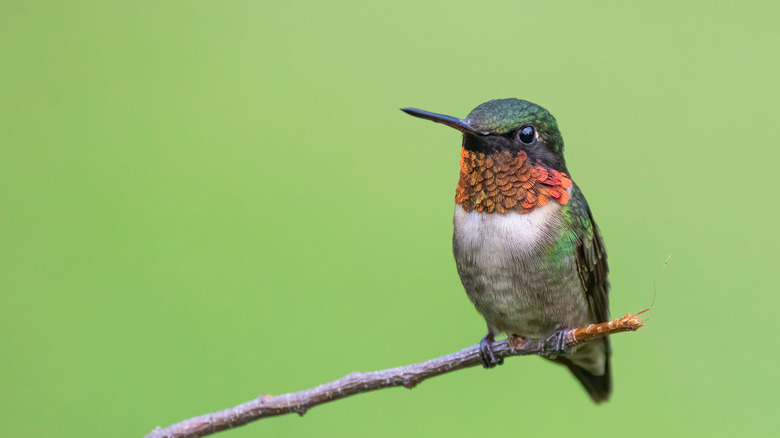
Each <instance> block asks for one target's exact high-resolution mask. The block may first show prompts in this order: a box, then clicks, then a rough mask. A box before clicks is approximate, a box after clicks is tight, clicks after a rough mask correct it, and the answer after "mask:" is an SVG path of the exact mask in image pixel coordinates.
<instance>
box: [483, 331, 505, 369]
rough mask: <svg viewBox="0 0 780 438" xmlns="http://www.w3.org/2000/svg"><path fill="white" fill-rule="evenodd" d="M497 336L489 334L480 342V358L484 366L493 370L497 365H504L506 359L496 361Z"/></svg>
mask: <svg viewBox="0 0 780 438" xmlns="http://www.w3.org/2000/svg"><path fill="white" fill-rule="evenodd" d="M495 341H496V339H495V336H494V335H493V333H491V332H488V334H487V335H485V337H484V338H482V340H481V341H480V342H479V358H480V359H481V360H482V366H483V367H485V368H493V367H495V366H496V365H503V364H504V358H503V357H502V358H500V359H496V356H495V354H493V342H495Z"/></svg>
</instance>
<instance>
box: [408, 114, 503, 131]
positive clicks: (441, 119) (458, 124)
mask: <svg viewBox="0 0 780 438" xmlns="http://www.w3.org/2000/svg"><path fill="white" fill-rule="evenodd" d="M401 111H403V112H405V113H406V114H409V115H411V116H415V117H419V118H421V119H426V120H432V121H434V122H436V123H441V124H443V125H447V126H449V127H451V128H455V129H457V130H458V131H460V132H465V133H466V134H472V135H488V133H487V132H482V131H477V130H475V129H474V128H472V127H471V125H469V124H468V122H466V121H465V120H463V119H459V118H457V117H452V116H445V115H444V114H436V113H432V112H429V111H423V110H421V109H417V108H401Z"/></svg>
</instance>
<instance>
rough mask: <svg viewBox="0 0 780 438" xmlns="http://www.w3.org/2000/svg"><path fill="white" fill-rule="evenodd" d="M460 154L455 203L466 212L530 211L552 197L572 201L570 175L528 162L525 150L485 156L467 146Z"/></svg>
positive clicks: (557, 199)
mask: <svg viewBox="0 0 780 438" xmlns="http://www.w3.org/2000/svg"><path fill="white" fill-rule="evenodd" d="M460 157H461V158H460V179H459V180H458V187H457V189H456V190H455V202H456V203H458V204H460V205H461V207H462V208H463V210H465V211H472V210H476V211H480V212H486V213H494V212H496V213H508V212H510V211H516V212H518V213H530V212H532V211H533V210H534V208H536V207H541V206H544V205H547V203H548V202H550V200H551V199H554V200H555V201H557V202H558V203H559V204H561V205H565V204H566V203H567V202H569V193H568V192H567V191H566V189H568V188H570V187H571V179H570V178H569V177H568V175H566V174H565V173H561V172H558V171H557V170H553V169H545V168H544V167H541V166H533V165H530V164H528V155H527V154H526V153H525V152H524V151H520V152H517V153H515V154H512V153H511V152H509V151H500V152H496V153H493V154H490V155H485V154H484V153H481V152H472V151H469V150H466V148H463V149H462V151H461V154H460Z"/></svg>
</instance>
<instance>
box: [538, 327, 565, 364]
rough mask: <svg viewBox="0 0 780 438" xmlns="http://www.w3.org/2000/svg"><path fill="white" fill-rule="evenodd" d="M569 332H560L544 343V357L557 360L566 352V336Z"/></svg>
mask: <svg viewBox="0 0 780 438" xmlns="http://www.w3.org/2000/svg"><path fill="white" fill-rule="evenodd" d="M567 333H569V331H568V330H558V331H556V332H555V333H553V334H552V335H550V337H549V338H547V340H546V341H545V342H544V347H543V349H542V356H544V357H546V358H548V359H553V360H554V359H557V358H558V356H560V355H562V354H564V353H565V352H566V334H567Z"/></svg>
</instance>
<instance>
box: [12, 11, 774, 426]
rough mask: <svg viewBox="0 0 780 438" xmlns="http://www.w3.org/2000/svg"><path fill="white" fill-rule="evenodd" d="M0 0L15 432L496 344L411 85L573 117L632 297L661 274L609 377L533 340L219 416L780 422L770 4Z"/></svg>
mask: <svg viewBox="0 0 780 438" xmlns="http://www.w3.org/2000/svg"><path fill="white" fill-rule="evenodd" d="M0 5H1V7H0V36H1V37H0V56H1V57H2V68H1V69H0V93H1V94H0V111H1V113H0V139H1V143H0V148H1V149H0V199H1V200H2V209H1V210H0V239H1V241H0V299H1V300H2V301H1V302H0V330H1V331H2V332H1V333H0V334H1V335H2V338H1V340H0V342H1V343H0V412H2V414H0V416H2V420H3V421H2V423H3V432H2V434H3V435H4V436H140V435H143V434H145V433H147V432H149V431H150V430H151V429H152V428H153V427H154V426H157V425H161V426H167V425H169V424H171V423H173V422H176V421H179V420H183V419H185V418H189V417H191V416H195V415H199V414H203V413H207V412H211V411H215V410H219V409H223V408H227V407H230V406H233V405H235V404H238V403H240V402H244V401H247V400H249V399H251V398H254V397H256V396H258V395H259V394H261V393H268V394H279V393H283V392H289V391H295V390H300V389H305V388H308V387H311V386H313V385H316V384H319V383H323V382H326V381H329V380H332V379H335V378H338V377H341V376H343V375H345V374H347V373H348V372H351V371H355V370H361V371H368V370H374V369H382V368H387V367H391V366H396V365H402V364H407V363H411V362H417V361H422V360H426V359H429V358H431V357H435V356H438V355H442V354H446V353H449V352H452V351H454V350H456V349H459V348H461V347H464V346H466V345H470V344H473V343H476V342H477V341H478V340H479V339H480V337H481V336H482V335H483V334H484V333H483V332H484V323H483V321H482V319H481V317H480V316H479V315H478V314H477V313H476V311H475V310H474V309H473V308H472V306H471V304H470V303H469V302H468V300H467V298H466V296H465V294H464V293H463V291H462V288H461V285H460V283H459V280H458V276H457V273H456V271H455V266H454V262H453V258H452V255H451V249H450V236H451V216H452V210H453V196H454V189H455V183H456V180H457V176H458V160H459V145H460V139H459V134H458V133H457V132H455V131H453V130H450V129H446V128H444V127H442V126H438V125H434V124H432V123H426V122H422V121H420V120H416V119H413V118H411V117H409V116H407V115H404V114H403V113H401V112H400V111H399V110H398V108H400V107H404V106H415V107H419V108H424V109H428V110H432V111H438V112H443V113H447V114H452V115H457V116H465V115H466V114H467V113H468V111H469V110H471V108H473V107H474V106H476V105H477V104H479V103H481V102H483V101H485V100H488V99H491V98H502V97H520V98H525V99H528V100H531V101H533V102H537V103H539V104H541V105H543V106H545V107H547V108H548V109H550V110H551V111H552V113H553V114H554V115H555V116H556V117H557V118H558V121H559V122H560V125H561V128H562V132H563V135H564V138H565V140H566V145H567V158H568V163H569V168H570V170H571V171H572V174H573V176H574V178H575V180H576V181H577V182H578V183H579V184H580V186H581V187H582V188H583V190H584V192H585V193H586V195H587V196H588V199H589V201H590V203H591V206H592V208H593V210H594V213H595V216H596V218H597V220H598V222H599V225H600V226H601V228H602V231H603V234H604V236H605V239H606V242H607V247H608V250H609V257H610V262H611V267H612V275H611V280H612V285H613V289H612V312H613V314H614V315H622V314H625V313H627V312H636V311H639V310H641V309H644V308H646V307H648V306H649V305H650V304H651V302H653V298H654V291H653V283H654V281H655V280H657V295H656V297H655V305H654V307H653V310H652V312H651V313H650V314H649V321H648V322H647V328H646V329H643V330H642V331H640V332H638V333H635V334H625V335H619V336H617V337H615V338H614V339H613V342H614V373H615V393H614V397H613V399H612V401H611V402H609V403H608V404H606V405H605V406H598V407H596V406H594V405H592V404H591V402H590V401H589V399H588V398H587V396H586V394H585V392H584V391H583V390H582V388H581V387H580V385H579V384H578V383H577V382H576V381H575V380H574V379H573V378H572V377H571V376H570V375H569V374H568V373H567V372H566V371H565V369H563V368H559V367H556V366H553V365H551V364H549V363H545V362H544V361H542V360H540V359H538V358H524V359H513V360H509V361H508V363H507V364H506V365H505V366H503V367H500V368H499V369H496V370H493V371H485V370H482V369H477V368H474V369H470V370H465V371H460V372H457V373H454V374H450V375H447V376H444V377H440V378H436V379H434V380H431V381H428V382H426V383H424V384H422V385H421V386H419V387H418V388H416V389H415V390H414V391H411V392H410V391H406V390H403V389H393V390H384V391H379V392H374V393H370V394H366V395H361V396H357V397H353V398H350V399H347V400H342V401H339V402H336V403H331V404H328V405H325V406H320V407H317V408H315V409H313V410H312V411H311V412H310V413H309V414H307V415H306V416H305V417H304V418H302V419H301V418H298V417H297V416H294V415H290V416H286V417H280V418H274V419H268V420H263V421H261V422H259V423H254V424H251V425H249V426H246V427H243V428H240V429H236V430H232V431H228V432H224V433H223V435H224V436H226V437H233V438H239V437H255V436H290V437H292V436H344V437H350V436H355V437H357V436H366V435H370V436H377V437H382V436H387V437H391V436H399V435H402V434H403V435H409V436H431V435H432V436H464V437H473V436H479V435H484V434H488V435H491V434H509V435H515V436H540V435H556V436H557V435H564V434H569V435H574V434H576V435H577V436H604V435H606V434H624V433H629V434H631V435H632V436H648V437H651V436H652V437H655V436H662V435H663V436H682V435H686V436H690V435H694V436H705V435H712V436H728V435H736V434H745V433H755V434H760V433H771V430H775V431H777V423H776V419H775V418H774V416H775V414H776V412H777V409H778V408H779V407H780V404H779V403H778V389H780V387H779V386H780V384H779V383H778V382H780V379H778V377H777V374H776V370H777V361H778V360H779V359H780V354H778V350H777V347H778V343H777V340H776V339H775V338H774V334H773V333H774V332H775V330H774V319H775V317H776V310H777V308H778V306H780V299H779V298H778V293H777V284H778V269H777V268H776V266H775V265H776V263H777V249H778V244H779V243H780V238H779V235H780V233H779V232H778V225H777V223H776V221H777V217H778V213H779V211H778V208H777V200H776V193H777V187H778V184H780V177H778V173H777V164H778V144H777V140H776V137H777V130H776V124H777V120H778V116H780V110H778V104H777V102H778V101H779V100H780V88H779V85H778V84H779V83H780V82H779V81H778V77H779V75H780V60H779V58H778V56H777V45H778V44H777V43H778V41H780V28H779V27H778V26H777V17H778V15H779V14H780V7H778V3H777V2H765V3H761V2H741V3H738V4H736V5H735V4H733V3H732V2H719V3H716V2H690V3H685V2H682V3H681V2H677V1H670V2H658V3H656V2H642V3H638V4H627V3H626V2H620V1H618V2H611V4H608V3H606V2H605V3H601V4H600V5H599V6H596V5H592V4H586V3H585V2H567V3H557V2H517V1H504V2H484V3H482V4H480V3H475V2H460V1H452V0H449V1H446V2H444V1H440V2H420V1H419V0H417V1H395V2H384V3H380V2H373V3H371V2H358V1H354V2H348V1H347V2H344V1H335V2H294V1H291V2H256V1H224V2H213V1H189V2H159V1H155V2H153V1H139V2H97V1H72V2H25V1H2V2H1V3H0ZM669 255H671V260H670V261H669V265H668V267H667V268H666V269H665V270H663V272H662V266H663V264H664V261H665V260H666V259H667V256H669Z"/></svg>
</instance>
